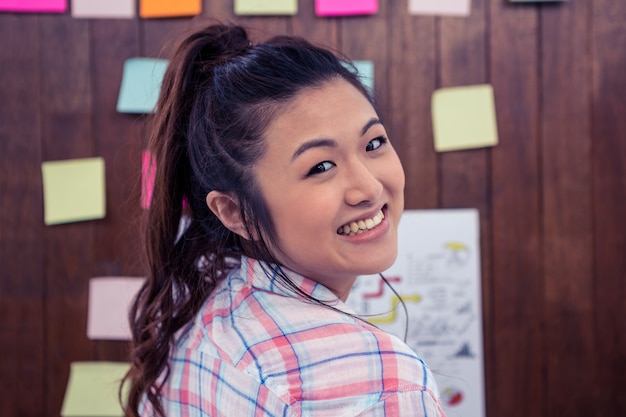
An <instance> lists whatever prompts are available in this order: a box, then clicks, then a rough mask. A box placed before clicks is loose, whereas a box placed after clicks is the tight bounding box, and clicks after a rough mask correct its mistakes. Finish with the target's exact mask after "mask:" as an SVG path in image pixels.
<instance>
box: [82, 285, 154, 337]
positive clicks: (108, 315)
mask: <svg viewBox="0 0 626 417" xmlns="http://www.w3.org/2000/svg"><path fill="white" fill-rule="evenodd" d="M144 280H145V279H144V278H135V277H98V278H92V279H91V280H90V281H89V307H88V312H87V337H88V338H90V339H93V340H130V338H131V333H130V326H129V324H128V312H129V311H130V310H129V309H130V306H131V304H132V302H133V300H134V298H135V296H136V295H137V293H138V292H139V289H140V288H141V286H142V285H143V283H144Z"/></svg>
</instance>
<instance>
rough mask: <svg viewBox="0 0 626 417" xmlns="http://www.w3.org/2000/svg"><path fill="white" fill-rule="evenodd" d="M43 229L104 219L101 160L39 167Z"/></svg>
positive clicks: (72, 160) (55, 163)
mask: <svg viewBox="0 0 626 417" xmlns="http://www.w3.org/2000/svg"><path fill="white" fill-rule="evenodd" d="M41 173H42V176H43V196H44V222H45V224H47V225H52V224H60V223H70V222H78V221H83V220H91V219H101V218H103V217H104V215H105V210H106V209H105V205H106V202H105V185H104V183H105V179H104V159H102V158H85V159H70V160H63V161H48V162H44V163H42V164H41Z"/></svg>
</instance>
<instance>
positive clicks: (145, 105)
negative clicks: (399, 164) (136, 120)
mask: <svg viewBox="0 0 626 417" xmlns="http://www.w3.org/2000/svg"><path fill="white" fill-rule="evenodd" d="M168 64H169V61H168V60H166V59H154V58H129V59H127V60H126V62H124V75H123V76H122V84H121V86H120V94H119V96H118V99H117V111H118V112H120V113H152V112H153V111H154V109H155V107H156V104H157V101H158V99H159V93H160V92H161V84H162V83H163V76H164V75H165V70H166V69H167V65H168Z"/></svg>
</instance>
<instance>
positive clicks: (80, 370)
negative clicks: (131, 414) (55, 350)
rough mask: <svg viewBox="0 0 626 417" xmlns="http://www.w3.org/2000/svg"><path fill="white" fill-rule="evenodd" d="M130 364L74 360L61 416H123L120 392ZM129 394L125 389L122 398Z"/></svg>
mask: <svg viewBox="0 0 626 417" xmlns="http://www.w3.org/2000/svg"><path fill="white" fill-rule="evenodd" d="M129 367H130V365H129V364H127V363H122V362H74V363H72V364H71V366H70V378H69V381H68V383H67V389H66V390H65V398H64V399H63V408H62V409H61V415H62V416H63V417H78V416H80V417H85V416H94V417H96V416H98V417H117V416H119V417H122V416H123V415H124V412H123V411H122V406H121V405H120V403H119V401H118V395H117V393H118V390H119V387H120V383H121V381H122V378H123V377H124V375H125V374H126V372H127V371H128V369H129ZM126 395H127V393H126V392H124V393H123V394H122V397H123V398H126Z"/></svg>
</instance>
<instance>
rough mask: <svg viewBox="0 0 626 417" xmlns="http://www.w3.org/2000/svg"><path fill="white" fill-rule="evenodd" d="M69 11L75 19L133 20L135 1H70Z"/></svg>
mask: <svg viewBox="0 0 626 417" xmlns="http://www.w3.org/2000/svg"><path fill="white" fill-rule="evenodd" d="M71 10H72V17H75V18H100V19H119V18H133V17H135V0H72V9H71Z"/></svg>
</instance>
